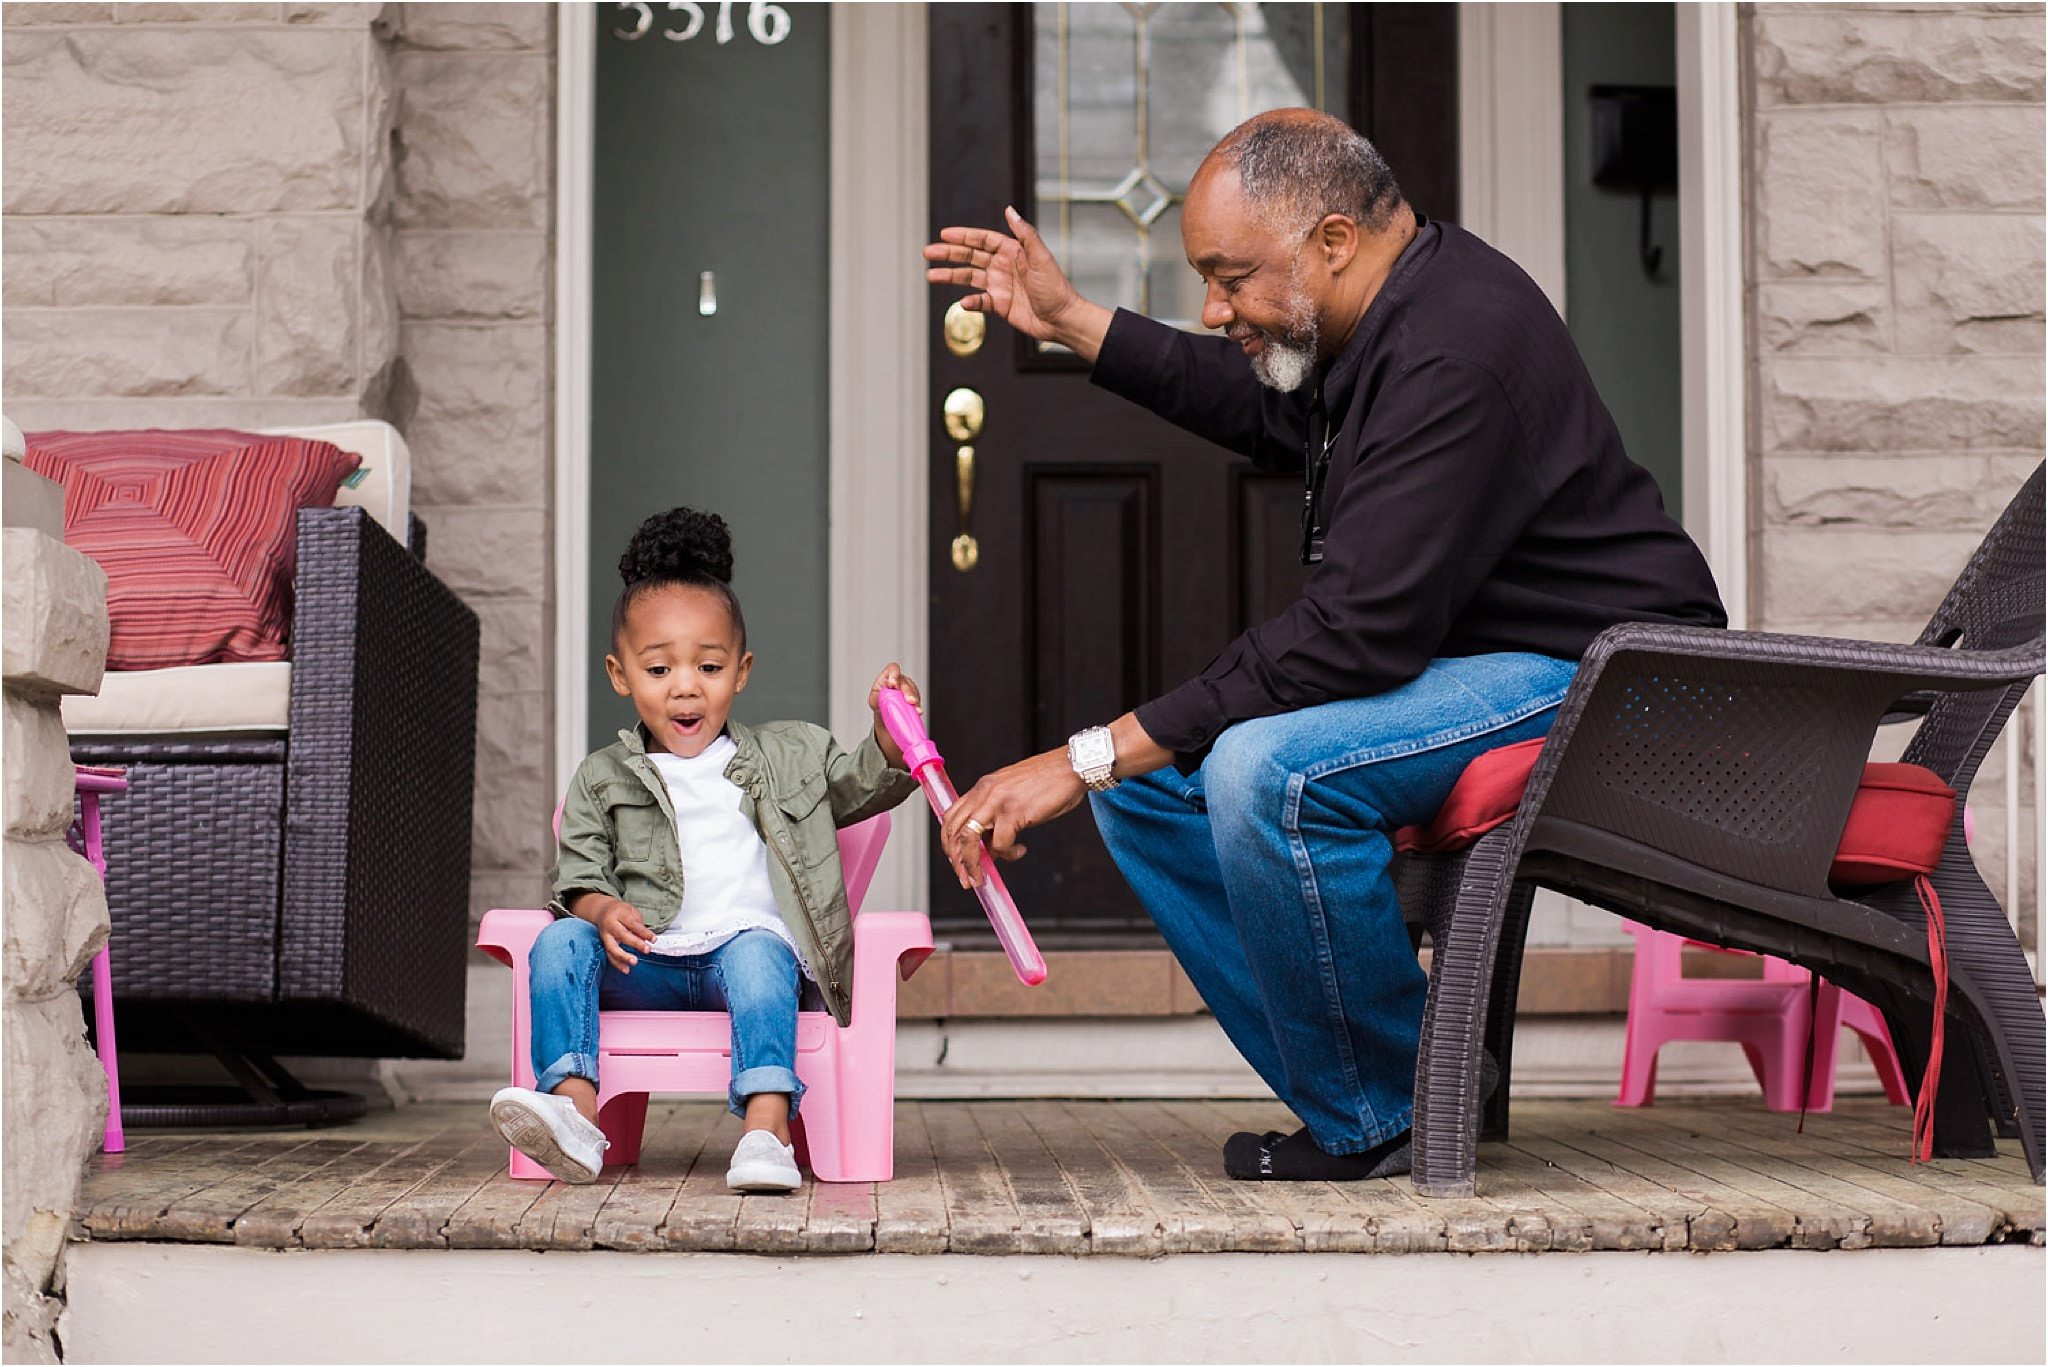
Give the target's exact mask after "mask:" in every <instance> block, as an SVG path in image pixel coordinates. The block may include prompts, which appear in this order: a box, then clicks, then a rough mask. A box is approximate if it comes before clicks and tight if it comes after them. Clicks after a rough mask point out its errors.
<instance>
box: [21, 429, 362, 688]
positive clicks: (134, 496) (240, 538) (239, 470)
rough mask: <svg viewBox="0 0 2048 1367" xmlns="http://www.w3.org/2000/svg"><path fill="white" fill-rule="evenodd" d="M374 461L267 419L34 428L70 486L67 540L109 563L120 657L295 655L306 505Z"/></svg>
mask: <svg viewBox="0 0 2048 1367" xmlns="http://www.w3.org/2000/svg"><path fill="white" fill-rule="evenodd" d="M360 463H361V457H359V456H357V455H355V454H354V453H352V452H348V451H344V450H342V449H341V448H340V447H338V446H336V445H334V444H333V443H332V442H325V441H312V440H308V439H306V438H303V437H266V436H260V435H257V434H256V433H253V432H235V431H228V430H195V431H162V430H151V431H146V432H32V433H30V434H29V435H28V459H27V464H28V466H29V468H30V469H33V470H35V471H37V472H38V473H40V474H44V475H48V476H49V477H50V478H51V479H54V480H57V481H59V482H61V483H62V484H63V486H64V540H65V541H66V542H67V543H68V544H70V545H71V546H74V547H76V548H77V549H79V550H81V551H84V552H85V553H86V554H87V555H89V556H91V557H92V558H93V559H94V560H96V561H98V562H99V564H100V568H102V569H104V570H105V571H106V572H107V616H108V618H109V619H110V621H111V625H112V628H113V630H112V640H111V641H110V643H109V645H108V649H107V668H109V669H165V668H169V667H171V666H173V665H193V664H212V663H214V662H216V661H220V660H282V659H284V658H286V656H287V654H288V653H289V650H288V640H289V637H290V634H291V620H292V576H293V572H294V570H295V569H296V567H297V554H298V525H297V524H298V517H297V514H298V510H299V509H300V508H308V507H318V508H325V507H329V506H331V505H332V504H333V503H334V495H335V492H336V490H338V489H339V488H340V487H341V481H342V480H343V479H345V478H346V477H347V476H348V475H349V473H350V472H351V471H353V470H354V469H355V468H356V467H357V465H359V464H360Z"/></svg>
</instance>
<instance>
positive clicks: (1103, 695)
mask: <svg viewBox="0 0 2048 1367" xmlns="http://www.w3.org/2000/svg"><path fill="white" fill-rule="evenodd" d="M930 14H931V73H932V89H931V213H932V219H931V222H932V228H933V230H934V232H936V230H937V229H938V228H940V227H943V226H945V225H947V224H953V223H961V224H972V225H980V226H992V227H999V226H1000V225H1001V223H1002V209H1003V206H1004V205H1005V204H1015V205H1016V206H1017V207H1018V209H1019V210H1020V211H1021V212H1023V213H1024V214H1025V215H1026V216H1027V217H1028V218H1030V219H1031V220H1032V221H1033V222H1034V223H1035V224H1036V225H1037V226H1038V228H1039V230H1040V232H1041V233H1043V234H1044V236H1045V239H1046V241H1047V243H1048V244H1049V245H1050V246H1051V247H1052V249H1053V251H1054V253H1055V254H1057V255H1058V256H1059V257H1060V260H1061V262H1062V264H1063V265H1064V266H1065V267H1066V269H1067V271H1068V273H1069V274H1070V275H1071V276H1072V277H1073V278H1074V280H1075V282H1076V283H1077V285H1078V286H1079V287H1080V288H1081V290H1082V291H1083V292H1084V293H1086V294H1087V295H1089V296H1090V297H1091V298H1094V299H1096V300H1098V301H1100V302H1103V303H1106V304H1116V305H1121V306H1123V307H1128V308H1134V309H1137V310H1139V311H1141V312H1144V313H1147V314H1150V315H1152V316H1153V317H1157V318H1161V319H1165V320H1167V321H1171V322H1174V323H1177V324H1180V325H1182V326H1188V327H1197V326H1198V324H1197V323H1195V321H1194V319H1195V318H1196V317H1197V315H1198V314H1199V312H1200V300H1201V291H1200V283H1199V281H1198V280H1197V278H1196V276H1195V273H1194V271H1193V269H1192V268H1190V267H1189V266H1188V264H1187V262H1186V260H1185V258H1184V257H1183V255H1182V252H1181V245H1180V222H1179V202H1180V195H1181V194H1182V193H1183V192H1184V191H1185V190H1186V188H1187V181H1188V177H1189V176H1190V175H1191V174H1192V173H1193V171H1194V169H1195V166H1196V164H1197V162H1199V160H1200V159H1201V156H1202V154H1203V153H1205V152H1206V151H1207V150H1208V149H1209V147H1210V146H1212V145H1213V144H1214V142H1215V140H1216V139H1217V138H1218V137H1219V136H1221V135H1222V133H1224V132H1225V131H1227V130H1228V129H1229V128H1230V127H1231V126H1233V125H1235V124H1236V123H1237V122H1239V120H1241V119H1242V118H1245V117H1248V116H1249V115H1251V114H1253V113H1257V112H1258V111H1259V110H1262V109H1268V108H1275V107H1280V106H1285V105H1302V104H1307V105H1320V107H1322V108H1325V109H1329V110H1332V111H1333V112H1339V113H1343V114H1345V115H1346V116H1347V117H1349V118H1350V119H1351V121H1352V123H1353V124H1354V125H1355V126H1359V127H1360V128H1361V129H1362V130H1363V131H1365V132H1366V133H1367V134H1368V135H1369V136H1370V135H1372V134H1373V133H1374V124H1375V123H1379V124H1383V125H1384V126H1385V127H1386V130H1387V134H1388V135H1389V140H1383V141H1382V143H1381V145H1382V150H1383V151H1385V152H1386V154H1387V157H1388V160H1389V161H1390V163H1391V164H1392V165H1393V167H1394V170H1395V173H1396V174H1397V175H1399V176H1401V177H1402V179H1403V182H1404V186H1405V187H1406V188H1407V189H1408V192H1409V197H1410V199H1411V200H1413V201H1414V202H1416V204H1417V205H1418V207H1420V208H1421V209H1422V210H1423V211H1424V212H1425V213H1431V214H1442V215H1444V216H1446V217H1451V216H1454V215H1455V213H1456V206H1455V205H1454V204H1453V203H1451V201H1450V198H1449V196H1450V195H1451V194H1454V193H1455V187H1456V184H1457V166H1456V147H1457V126H1456V121H1455V120H1456V105H1457V96H1456V91H1457V85H1456V79H1455V52H1456V31H1455V30H1456V10H1455V7H1453V6H1449V5H1444V6H1431V5H1413V6H1408V5H1392V6H1389V5H1355V6H1346V5H1321V6H1319V5H1312V4H1295V5H1253V4H1239V5H1217V4H1159V5H1120V4H1091V5H1063V4H1037V5H983V4H961V5H934V6H932V7H931V10H930ZM1418 105H1419V106H1420V107H1418ZM1410 166H1412V167H1413V168H1414V169H1413V172H1412V174H1411V172H1410V171H1409V167H1410ZM957 294H958V291H951V290H935V291H934V294H933V299H932V303H931V315H930V327H931V331H930V336H931V338H932V354H931V377H932V408H933V412H932V423H931V436H930V439H931V460H932V467H931V469H932V479H931V489H932V501H931V525H932V548H931V553H932V561H931V583H932V618H931V632H932V660H933V664H932V681H931V682H932V694H933V705H932V717H931V721H932V729H933V734H934V735H935V736H936V737H937V738H938V740H939V742H940V744H941V745H942V746H943V748H944V749H945V751H946V755H947V765H948V769H949V771H950V772H951V773H952V775H953V777H954V779H955V781H956V782H957V783H958V784H959V785H960V787H961V788H963V789H964V788H966V787H967V786H968V784H969V783H970V782H972V781H973V779H975V778H976V777H978V776H979V775H981V774H983V773H985V772H987V771H988V770H990V769H993V768H997V767H999V766H1001V765H1003V764H1007V763H1010V762H1012V761H1014V760H1017V759H1019V758H1022V757H1023V756H1025V755H1028V754H1032V753H1035V752H1037V751H1041V750H1046V749H1050V748H1053V747H1055V746H1058V745H1062V744H1064V743H1065V741H1066V738H1067V737H1068V736H1069V735H1070V734H1072V733H1073V732H1074V731H1076V730H1078V729H1080V728H1081V727H1083V726H1088V725H1093V724H1099V723H1106V722H1108V721H1110V720H1111V719H1112V718H1114V717H1116V716H1118V715H1119V714H1121V713H1123V712H1125V711H1127V710H1129V709H1130V708H1132V707H1134V706H1135V705H1137V704H1138V703H1140V702H1143V701H1145V700H1146V699H1148V698H1151V697H1154V696H1156V695H1158V694H1159V693H1162V692H1164V691H1165V690H1166V689H1168V688H1170V687H1172V686H1173V685H1174V684H1177V683H1179V682H1180V681H1181V680H1183V679H1186V678H1187V677H1188V676H1190V675H1192V674H1194V673H1195V672H1197V671H1198V670H1200V669H1201V668H1202V666H1203V665H1204V664H1206V663H1207V662H1208V660H1209V659H1210V658H1211V657H1212V656H1213V655H1214V654H1215V653H1216V651H1217V650H1218V649H1219V648H1221V647H1222V646H1223V645H1224V644H1226V643H1227V642H1228V641H1229V640H1230V639H1231V638H1232V637H1233V636H1234V635H1236V634H1237V633H1238V632H1240V631H1242V630H1243V629H1244V628H1245V627H1247V626H1249V625H1251V624H1253V623H1255V622H1258V621H1260V620H1262V619H1264V618H1265V617H1268V616H1270V615H1272V614H1273V613H1274V612H1276V611H1278V610H1279V609H1280V608H1281V607H1282V606H1284V605H1285V604H1286V603H1287V602H1288V601H1289V600H1291V599H1292V598H1293V597H1294V595H1295V594H1296V593H1297V592H1298V590H1299V587H1300V582H1301V574H1302V570H1301V567H1300V566H1299V564H1298V563H1297V561H1296V555H1297V552H1298V550H1299V537H1300V524H1299V508H1300V499H1301V493H1300V487H1299V478H1298V476H1286V475H1268V474H1263V473H1261V472H1259V471H1257V470H1254V469H1253V468H1252V467H1251V466H1250V465H1249V464H1248V463H1246V462H1245V461H1242V460H1240V459H1238V458H1236V457H1234V456H1232V455H1231V454H1230V453H1228V452H1226V451H1224V450H1222V449H1221V448H1220V447H1216V446H1212V445H1210V444H1208V443H1207V442H1204V441H1202V440H1200V439H1198V438H1196V437H1193V436H1190V435H1188V434H1187V433H1184V432H1182V431H1180V430H1179V429H1177V428H1174V427H1170V426H1168V425H1167V424H1166V423H1163V422H1161V421H1160V420H1158V419H1157V418H1154V417H1152V416H1151V415H1150V414H1148V413H1146V412H1144V411H1143V410H1141V409H1139V408H1137V407H1135V406H1133V405H1131V404H1128V403H1126V402H1124V401H1123V400H1120V399H1117V398H1115V397H1113V396H1111V395H1109V394H1106V393H1104V392H1103V391H1101V390H1099V389H1096V388H1094V387H1093V386H1091V385H1090V384H1089V382H1088V374H1087V369H1086V367H1085V366H1083V365H1082V364H1081V363H1080V362H1079V361H1078V360H1077V359H1076V358H1075V357H1073V356H1071V355H1068V354H1065V353H1062V352H1060V351H1057V350H1051V349H1047V348H1045V347H1043V346H1041V345H1039V344H1037V343H1034V342H1030V341H1028V340H1027V339H1025V338H1022V337H1019V336H1017V335H1016V334H1013V333H1011V332H1009V331H1008V330H1007V329H1006V328H1004V327H1003V325H1002V324H1000V323H993V324H990V325H989V327H988V329H987V334H986V337H985V339H984V340H983V341H982V344H981V345H980V347H979V349H978V350H973V351H972V352H971V354H966V355H962V354H957V353H956V351H955V350H954V349H952V348H950V347H949V346H948V345H947V344H946V341H945V313H946V309H947V306H948V305H949V304H950V303H951V302H952V299H953V297H955V296H956V295H957ZM960 389H968V390H972V391H974V393H975V394H977V395H978V396H979V397H980V400H981V406H982V411H983V418H982V423H981V428H980V431H979V434H978V435H977V436H975V437H974V438H973V440H972V441H971V442H968V443H965V444H966V445H969V446H971V448H972V451H971V472H969V471H967V470H966V468H965V467H967V466H968V465H969V463H970V462H969V461H968V460H967V459H965V458H963V455H962V452H961V449H960V448H961V446H962V445H963V443H962V442H961V441H960V440H958V439H957V437H956V436H955V435H949V434H948V432H947V429H946V426H945V423H944V421H943V418H942V409H943V406H944V403H945V399H946V396H947V395H948V394H950V393H952V392H953V391H955V390H960ZM970 473H971V488H969V489H967V490H966V498H965V499H964V500H963V497H962V495H963V485H965V484H967V482H968V480H967V479H966V478H964V476H966V475H968V474H970ZM963 501H964V502H965V503H966V504H967V517H966V528H965V530H966V531H967V532H968V533H970V534H971V535H972V536H973V538H974V540H975V545H976V554H975V556H974V558H973V560H972V563H971V568H964V569H963V568H961V564H962V563H964V562H963V561H961V560H959V559H957V558H956V555H955V553H954V542H955V538H956V537H957V536H958V535H959V534H960V533H961V532H962V530H963V529H962V504H963ZM1026 843H1027V844H1028V845H1029V846H1030V847H1031V853H1030V855H1029V857H1027V858H1026V859H1025V860H1024V861H1023V862H1022V863H1020V864H1018V865H1016V866H1014V867H1013V868H1012V869H1010V870H1008V871H1007V872H1006V875H1005V876H1006V877H1007V878H1008V880H1009V883H1010V887H1011V889H1012V891H1013V892H1014V893H1015V894H1016V896H1017V900H1018V903H1019V905H1020V907H1021V908H1022V910H1023V912H1024V915H1025V917H1026V918H1027V919H1028V920H1029V921H1030V923H1031V925H1032V927H1033V929H1034V931H1035V932H1036V933H1037V935H1038V936H1039V938H1040V940H1041V941H1042V942H1044V943H1046V944H1049V945H1054V946H1070V947H1078V946H1081V945H1087V944H1096V943H1117V942H1122V943H1129V942H1130V941H1131V940H1132V939H1134V938H1139V937H1144V936H1147V935H1150V934H1151V930H1150V922H1149V920H1148V919H1147V918H1146V916H1145V914H1144V912H1143V910H1142V909H1141V908H1140V907H1139V906H1138V904H1137V902H1136V900H1135V899H1134V898H1133V897H1132V895H1131V893H1130V890H1129V888H1128V887H1127V886H1126V885H1125V884H1124V881H1123V879H1122V878H1121V877H1120V876H1119V875H1118V874H1117V872H1116V869H1115V867H1114V865H1113V864H1112V863H1111V861H1110V859H1109V856H1108V854H1107V852H1106V851H1105V850H1104V849H1103V847H1102V842H1101V840H1100V839H1099V837H1098V836H1097V835H1096V832H1095V827H1094V823H1093V822H1092V821H1090V820H1089V819H1088V817H1087V815H1086V813H1076V814H1075V815H1073V816H1072V817H1069V818H1067V819H1066V820H1064V821H1061V822H1058V823H1056V824H1054V825H1052V826H1049V827H1046V828H1044V829H1042V830H1038V831H1033V832H1031V833H1030V834H1029V835H1028V836H1027V837H1026ZM932 876H933V881H932V889H933V893H934V898H933V919H934V921H935V922H936V923H937V924H938V926H939V929H940V931H941V932H942V933H943V934H946V935H948V936H950V937H951V938H953V939H955V940H958V941H972V940H974V939H976V938H978V937H979V936H981V935H983V934H985V933H986V930H987V927H986V923H985V922H984V921H983V920H982V917H981V914H980V911H979V909H978V908H977V907H976V905H975V904H974V902H973V901H972V900H971V899H969V898H967V897H965V896H964V895H963V894H957V893H955V892H952V891H949V890H950V889H952V888H953V887H954V884H953V882H952V879H951V876H950V873H949V871H947V870H946V869H945V866H944V864H943V861H942V860H940V859H939V858H938V857H937V855H936V853H935V854H934V865H933V875H932Z"/></svg>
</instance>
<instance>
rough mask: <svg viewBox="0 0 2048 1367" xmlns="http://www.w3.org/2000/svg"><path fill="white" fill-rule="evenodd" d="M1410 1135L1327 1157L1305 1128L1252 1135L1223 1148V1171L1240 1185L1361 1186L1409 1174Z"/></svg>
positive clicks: (1233, 1139) (1234, 1138)
mask: <svg viewBox="0 0 2048 1367" xmlns="http://www.w3.org/2000/svg"><path fill="white" fill-rule="evenodd" d="M1408 1152H1409V1146H1408V1131H1406V1130H1403V1131H1401V1133H1399V1134H1397V1135H1395V1136H1394V1137H1393V1138H1392V1139H1389V1140H1387V1141H1385V1142H1384V1143H1381V1144H1378V1145H1375V1146H1374V1147H1372V1148H1370V1149H1367V1150H1366V1151H1365V1152H1364V1153H1324V1152H1323V1151H1322V1150H1321V1149H1319V1148H1317V1147H1316V1142H1315V1140H1313V1139H1311V1138H1309V1136H1308V1131H1307V1130H1306V1129H1300V1130H1296V1131H1295V1132H1294V1133H1293V1134H1287V1135H1283V1134H1281V1133H1280V1132H1279V1131H1278V1130H1268V1131H1267V1132H1266V1133H1264V1134H1252V1133H1250V1132H1249V1131H1246V1132H1242V1133H1238V1134H1234V1135H1232V1136H1230V1139H1229V1141H1228V1142H1226V1143H1225V1144H1224V1146H1223V1171H1224V1172H1225V1173H1227V1174H1228V1175H1229V1176H1231V1177H1234V1178H1236V1179H1238V1180H1239V1181H1240V1182H1360V1181H1364V1180H1366V1179H1368V1178H1373V1177H1398V1176H1400V1175H1401V1174H1402V1173H1405V1172H1407V1171H1408V1161H1409V1160H1408Z"/></svg>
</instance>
